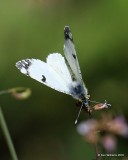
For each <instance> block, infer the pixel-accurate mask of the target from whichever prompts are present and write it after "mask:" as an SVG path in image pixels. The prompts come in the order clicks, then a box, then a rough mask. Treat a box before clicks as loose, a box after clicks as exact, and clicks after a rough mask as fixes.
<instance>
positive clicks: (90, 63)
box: [0, 0, 128, 160]
mask: <svg viewBox="0 0 128 160" xmlns="http://www.w3.org/2000/svg"><path fill="white" fill-rule="evenodd" d="M65 25H69V26H70V28H71V30H72V33H73V37H74V42H75V46H76V50H77V55H78V59H79V63H80V66H81V71H82V75H83V79H84V82H85V84H86V86H87V88H88V90H89V94H90V95H91V99H92V100H97V101H101V102H104V100H105V99H106V100H107V101H108V102H109V103H111V104H112V107H111V108H110V109H109V110H108V111H107V112H111V111H113V112H114V113H115V115H116V114H119V113H121V114H123V115H125V116H126V117H128V106H127V105H128V104H127V103H128V102H127V100H128V53H127V52H128V1H126V0H122V1H120V0H113V1H111V0H108V1H102V0H97V1H95V0H91V1H89V0H85V1H83V0H79V1H76V0H74V1H73V0H61V1H59V0H52V1H50V0H47V1H45V0H26V1H25V0H23V1H21V0H20V1H16V0H12V1H9V0H1V1H0V84H1V85H0V86H1V87H0V90H5V89H8V88H12V87H16V86H24V87H30V88H31V90H32V96H31V97H30V98H28V99H27V100H22V101H18V100H15V99H14V98H12V97H11V96H10V95H1V96H0V105H1V106H2V109H3V112H4V115H5V118H6V121H7V124H8V128H9V130H10V133H11V136H12V139H13V142H14V145H15V148H16V151H17V154H18V157H19V159H21V160H35V159H36V160H42V159H45V160H78V159H79V160H85V159H86V160H91V159H92V158H94V156H95V153H94V146H92V145H90V144H88V143H87V142H85V141H84V140H83V138H82V137H81V136H80V135H79V134H78V133H77V132H76V127H75V125H74V121H75V118H76V115H77V113H78V108H77V107H75V100H74V99H73V98H72V97H70V96H68V95H65V94H63V93H59V92H57V91H55V90H52V89H50V88H48V87H46V86H44V85H42V84H40V83H38V82H37V81H35V80H33V79H31V78H29V77H26V76H25V75H23V74H21V73H20V72H19V71H18V70H17V69H16V67H15V63H16V62H17V61H19V60H21V59H25V58H39V59H42V60H44V61H45V59H46V57H47V55H48V54H49V53H52V52H60V53H62V54H63V43H64V36H63V28H64V26H65ZM101 113H102V111H100V112H99V114H101ZM96 116H97V113H94V117H96ZM87 118H88V115H86V114H85V113H84V112H83V113H82V114H81V116H80V119H79V121H82V120H85V119H87ZM126 145H127V143H126V140H124V139H123V140H121V144H120V145H119V149H118V153H124V152H125V153H127V147H126ZM0 159H1V160H9V159H11V157H10V154H9V151H8V147H7V144H6V142H5V139H4V136H3V134H2V132H1V129H0Z"/></svg>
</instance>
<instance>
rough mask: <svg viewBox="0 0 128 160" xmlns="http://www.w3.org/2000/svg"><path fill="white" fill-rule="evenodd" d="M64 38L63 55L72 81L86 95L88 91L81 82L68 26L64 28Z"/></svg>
mask: <svg viewBox="0 0 128 160" xmlns="http://www.w3.org/2000/svg"><path fill="white" fill-rule="evenodd" d="M64 37H65V41H64V55H65V57H66V60H67V61H66V62H67V66H68V68H69V71H70V72H71V76H72V79H73V81H77V82H78V83H80V84H81V87H83V90H85V95H86V94H87V92H88V91H87V88H86V87H85V85H84V83H83V80H82V75H81V70H80V66H79V62H78V59H77V55H76V50H75V45H74V42H73V36H72V33H71V31H70V28H69V26H65V28H64Z"/></svg>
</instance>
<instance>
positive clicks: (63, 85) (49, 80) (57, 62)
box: [16, 53, 72, 95]
mask: <svg viewBox="0 0 128 160" xmlns="http://www.w3.org/2000/svg"><path fill="white" fill-rule="evenodd" d="M16 67H17V68H18V69H19V70H20V71H21V72H22V73H23V74H26V75H27V76H30V77H31V78H33V79H35V80H37V81H39V82H41V83H43V84H45V85H47V86H49V87H51V88H53V89H55V90H57V91H60V92H63V93H66V94H69V95H71V91H70V86H71V84H72V79H71V75H70V72H69V70H68V68H67V66H66V63H65V60H64V57H62V55H61V54H58V53H53V54H50V55H49V56H48V57H47V63H45V62H43V61H41V60H39V59H25V60H22V61H19V62H17V63H16Z"/></svg>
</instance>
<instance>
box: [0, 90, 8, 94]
mask: <svg viewBox="0 0 128 160" xmlns="http://www.w3.org/2000/svg"><path fill="white" fill-rule="evenodd" d="M5 93H9V91H8V90H3V91H0V95H2V94H5Z"/></svg>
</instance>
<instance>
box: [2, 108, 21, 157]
mask: <svg viewBox="0 0 128 160" xmlns="http://www.w3.org/2000/svg"><path fill="white" fill-rule="evenodd" d="M0 125H1V128H2V131H3V134H4V136H5V139H6V142H7V145H8V148H9V151H10V154H11V157H12V160H18V157H17V154H16V151H15V149H14V145H13V143H12V140H11V136H10V134H9V131H8V128H7V125H6V122H5V119H4V115H3V112H2V109H1V107H0Z"/></svg>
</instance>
